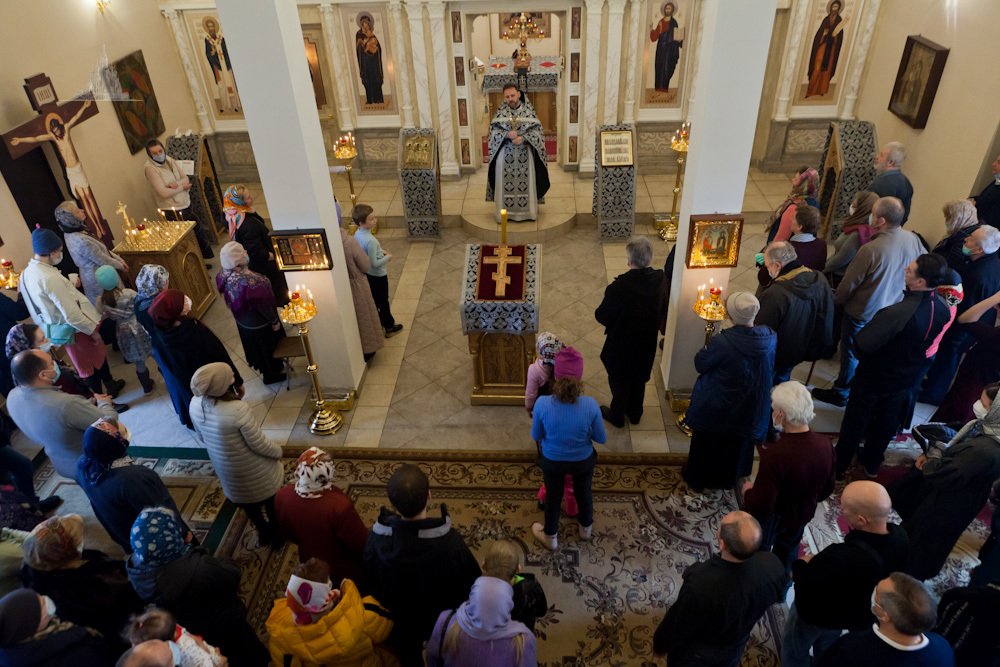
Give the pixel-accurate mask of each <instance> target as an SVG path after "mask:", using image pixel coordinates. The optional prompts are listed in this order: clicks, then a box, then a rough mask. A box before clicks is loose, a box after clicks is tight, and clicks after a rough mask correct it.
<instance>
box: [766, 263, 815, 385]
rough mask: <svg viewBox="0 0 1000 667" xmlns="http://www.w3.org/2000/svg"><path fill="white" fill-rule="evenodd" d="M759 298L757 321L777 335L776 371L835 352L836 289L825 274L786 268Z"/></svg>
mask: <svg viewBox="0 0 1000 667" xmlns="http://www.w3.org/2000/svg"><path fill="white" fill-rule="evenodd" d="M786 268H788V267H786ZM759 296H760V311H759V312H758V313H757V317H756V319H755V320H754V322H755V323H756V324H765V325H767V326H769V327H771V328H772V329H774V331H775V333H777V334H778V347H777V350H776V351H775V353H774V368H775V370H782V369H786V368H792V367H794V366H797V365H798V364H800V363H801V362H803V361H816V360H817V359H825V358H826V357H828V356H830V355H831V354H832V353H833V290H831V289H830V283H829V282H827V280H826V278H825V277H823V274H822V273H819V272H817V271H812V270H810V269H807V268H806V267H804V266H801V265H800V266H798V267H792V268H789V270H787V271H785V270H784V269H783V270H782V273H779V274H778V277H777V278H775V280H774V282H772V283H771V284H770V285H768V286H767V287H765V288H764V289H763V291H761V293H760V295H759Z"/></svg>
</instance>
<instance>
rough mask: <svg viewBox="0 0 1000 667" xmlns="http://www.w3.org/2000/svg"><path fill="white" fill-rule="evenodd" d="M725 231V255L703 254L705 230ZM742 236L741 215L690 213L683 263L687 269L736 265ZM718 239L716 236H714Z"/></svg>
mask: <svg viewBox="0 0 1000 667" xmlns="http://www.w3.org/2000/svg"><path fill="white" fill-rule="evenodd" d="M716 231H718V232H727V235H728V240H727V243H728V245H727V247H726V255H725V257H717V256H716V257H710V256H707V255H705V254H704V252H703V247H704V237H705V234H706V232H709V233H711V232H716ZM742 236H743V216H742V215H719V214H713V215H692V216H691V221H690V227H689V229H688V243H687V254H686V255H685V264H686V265H687V268H689V269H707V268H724V267H730V268H731V267H734V266H736V262H737V260H739V257H740V242H741V241H742ZM716 241H718V237H716Z"/></svg>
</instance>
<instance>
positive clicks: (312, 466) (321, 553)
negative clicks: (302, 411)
mask: <svg viewBox="0 0 1000 667" xmlns="http://www.w3.org/2000/svg"><path fill="white" fill-rule="evenodd" d="M333 477H334V464H333V459H332V458H331V457H330V455H329V454H327V453H326V452H324V451H323V450H322V449H320V448H318V447H310V448H309V449H307V450H306V451H304V452H302V454H301V456H299V460H298V462H297V463H296V464H295V482H294V483H293V484H289V485H287V486H285V487H283V488H282V489H281V490H279V491H278V494H277V495H276V496H275V497H274V507H275V510H276V511H277V513H278V525H279V526H280V527H281V532H282V534H283V535H284V536H285V537H287V538H288V539H290V540H291V541H292V542H294V543H295V544H297V545H298V547H299V560H300V561H301V562H303V563H304V562H306V561H307V560H309V559H310V558H313V557H315V558H318V559H320V560H321V561H323V562H324V563H326V564H327V565H329V567H330V571H331V572H332V573H333V575H332V576H333V579H334V580H336V581H339V580H341V579H345V578H346V579H350V580H351V581H353V582H354V583H355V584H357V585H358V586H360V587H361V588H364V582H363V581H362V576H361V572H362V568H361V562H362V556H363V555H364V551H365V545H366V544H367V542H368V528H367V527H366V526H365V523H364V521H362V520H361V517H360V516H358V511H357V510H356V509H354V503H352V502H351V499H350V498H348V497H347V496H346V495H345V494H344V492H343V491H341V490H340V489H339V488H338V487H337V485H335V484H334V483H333Z"/></svg>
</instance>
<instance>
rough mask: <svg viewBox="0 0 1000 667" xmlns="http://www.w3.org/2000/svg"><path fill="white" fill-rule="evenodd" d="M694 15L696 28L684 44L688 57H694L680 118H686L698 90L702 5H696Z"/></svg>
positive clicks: (702, 27)
mask: <svg viewBox="0 0 1000 667" xmlns="http://www.w3.org/2000/svg"><path fill="white" fill-rule="evenodd" d="M694 11H695V13H696V14H697V15H698V21H697V23H698V27H697V28H696V29H695V34H694V37H691V36H690V35H689V36H688V38H687V41H686V42H685V44H686V45H687V47H688V49H690V50H689V51H688V57H689V58H690V57H692V55H693V57H694V62H693V63H691V75H690V76H689V77H688V83H687V97H686V98H685V99H684V101H683V103H682V105H681V118H687V117H688V110H689V109H690V108H691V105H692V104H694V96H695V94H696V92H697V88H698V63H699V62H701V58H699V53H700V52H701V51H700V49H701V41H702V40H701V35H702V33H703V32H704V31H705V11H704V7H703V6H702V5H697V6H696V7H695V10H694Z"/></svg>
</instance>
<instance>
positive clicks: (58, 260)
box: [49, 253, 63, 266]
mask: <svg viewBox="0 0 1000 667" xmlns="http://www.w3.org/2000/svg"><path fill="white" fill-rule="evenodd" d="M49 259H51V260H52V265H53V266H55V265H57V264H62V261H63V253H59V254H55V253H52V254H51V255H49Z"/></svg>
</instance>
